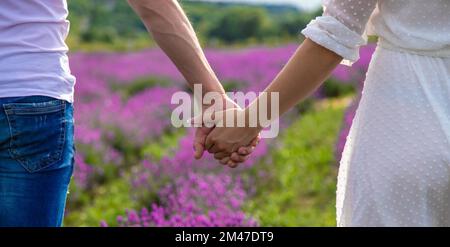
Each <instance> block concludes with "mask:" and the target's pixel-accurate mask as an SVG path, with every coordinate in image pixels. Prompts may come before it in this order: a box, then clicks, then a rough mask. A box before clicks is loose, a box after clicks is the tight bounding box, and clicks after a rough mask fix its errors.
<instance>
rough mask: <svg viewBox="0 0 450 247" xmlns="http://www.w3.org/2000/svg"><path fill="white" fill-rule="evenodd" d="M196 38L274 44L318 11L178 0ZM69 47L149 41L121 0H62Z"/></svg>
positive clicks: (119, 46) (138, 45)
mask: <svg viewBox="0 0 450 247" xmlns="http://www.w3.org/2000/svg"><path fill="white" fill-rule="evenodd" d="M181 4H182V6H183V9H184V10H185V12H186V13H187V15H188V17H189V19H190V21H191V23H192V25H193V26H194V29H195V30H196V32H197V35H198V36H199V39H200V40H201V42H202V43H204V44H207V45H209V46H214V45H229V44H233V45H234V44H249V43H250V44H254V43H261V42H264V43H270V44H274V43H275V44H277V43H283V42H289V41H293V40H297V39H298V35H299V33H300V30H301V29H302V28H304V27H305V26H306V24H307V23H308V22H309V21H310V20H311V18H313V17H314V16H316V15H318V14H320V12H315V13H309V12H301V11H299V10H297V9H295V8H291V7H283V6H281V7H277V6H270V5H266V6H265V5H259V6H255V5H242V4H217V3H202V2H192V1H186V0H185V1H181ZM68 5H69V11H70V15H69V20H70V21H71V23H72V25H71V34H70V36H69V38H68V40H67V42H68V44H69V46H70V47H71V48H72V49H75V50H77V49H82V50H88V51H90V50H119V51H126V50H130V49H142V48H145V47H149V46H151V45H153V41H151V39H149V38H148V34H147V31H146V28H145V26H144V25H143V23H142V22H141V20H140V19H139V17H138V16H137V15H136V14H135V13H134V12H133V10H132V9H131V8H130V7H129V6H128V3H127V1H123V0H96V1H91V0H76V1H68Z"/></svg>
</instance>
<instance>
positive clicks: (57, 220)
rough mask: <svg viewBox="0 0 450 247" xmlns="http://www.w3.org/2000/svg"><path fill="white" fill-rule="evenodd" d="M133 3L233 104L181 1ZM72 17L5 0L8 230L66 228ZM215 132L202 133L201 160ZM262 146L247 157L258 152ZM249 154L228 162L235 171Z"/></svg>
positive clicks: (3, 187) (0, 130) (196, 78)
mask: <svg viewBox="0 0 450 247" xmlns="http://www.w3.org/2000/svg"><path fill="white" fill-rule="evenodd" d="M129 3H130V5H131V6H132V8H133V9H134V10H135V11H136V12H137V14H138V15H139V16H140V17H141V19H142V20H143V22H144V23H145V25H146V27H147V28H148V30H149V31H150V32H151V34H152V36H153V38H154V39H155V40H156V42H157V43H158V45H160V47H161V48H162V49H163V50H164V52H165V53H166V54H167V55H168V56H169V57H170V59H171V60H172V61H173V62H174V63H175V65H176V66H177V68H178V69H179V70H180V72H181V73H182V74H183V76H184V77H185V79H186V81H187V82H188V84H189V86H190V87H193V85H194V84H195V83H200V84H202V87H203V93H207V92H218V93H219V95H221V96H220V97H219V98H218V99H217V100H221V101H223V102H230V101H231V100H230V99H228V98H227V97H226V96H225V92H224V89H223V87H222V86H221V85H220V83H219V81H218V79H217V77H216V75H215V74H214V72H213V71H212V69H211V67H210V66H209V64H208V62H207V60H206V58H205V56H204V54H203V52H202V50H201V47H200V45H199V43H198V40H197V38H196V35H195V32H194V30H193V29H192V26H191V25H190V23H189V21H188V19H187V18H186V15H185V14H184V13H183V10H182V9H181V7H180V6H179V4H178V3H177V1H176V0H129ZM67 15H68V10H67V2H66V0H42V1H17V0H2V1H1V2H0V107H2V108H3V110H2V111H1V112H0V226H60V225H61V224H62V219H63V215H64V207H65V201H66V194H67V189H68V185H69V182H70V178H71V176H72V172H73V166H74V153H75V149H74V141H73V124H74V122H73V106H72V103H73V100H74V99H73V92H74V84H75V78H74V77H73V76H72V74H71V72H70V68H69V63H68V57H67V51H68V48H67V46H66V44H65V38H66V37H67V34H68V31H69V22H68V21H67V19H66V18H67ZM80 83H83V82H80ZM223 105H224V106H226V105H227V104H223ZM228 105H230V104H228ZM207 107H208V105H203V107H202V108H203V109H206V108H207ZM232 107H237V106H236V105H235V104H233V106H232ZM210 131H211V129H208V128H198V129H197V132H196V137H195V141H194V148H195V157H196V158H200V157H201V156H202V154H203V151H204V143H205V140H206V136H207V135H208V133H209V132H210ZM255 144H256V139H255V141H254V142H253V143H252V144H251V145H249V146H248V147H242V149H241V150H239V151H240V153H241V154H246V155H248V154H250V153H251V151H252V148H253V146H254V145H255ZM246 155H238V154H237V153H234V154H233V155H232V157H233V159H231V156H230V157H226V158H224V159H222V161H221V162H222V163H224V164H227V165H229V166H235V164H236V163H237V162H242V161H244V160H245V159H246V157H247V156H246Z"/></svg>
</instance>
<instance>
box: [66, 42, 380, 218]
mask: <svg viewBox="0 0 450 247" xmlns="http://www.w3.org/2000/svg"><path fill="white" fill-rule="evenodd" d="M296 47H297V44H291V45H286V46H282V47H252V48H245V49H244V48H243V49H236V50H231V49H224V50H219V49H207V51H206V54H207V57H208V59H209V61H210V63H211V65H212V67H213V68H214V70H215V71H216V73H217V75H218V77H219V79H220V80H221V81H222V82H223V84H224V86H225V88H226V90H227V91H233V90H240V91H256V92H258V91H262V90H263V89H264V88H265V86H266V85H268V83H270V81H271V80H272V79H273V78H274V77H275V76H276V74H277V73H278V72H279V70H280V69H281V68H282V66H283V65H284V64H285V63H286V61H287V60H288V58H289V57H290V56H291V55H292V54H293V52H294V51H295V49H296ZM373 50H374V46H372V45H369V46H367V47H364V48H363V49H362V50H361V57H362V58H361V60H360V61H359V62H358V63H356V64H354V65H353V67H351V68H348V67H345V66H339V67H338V68H337V69H336V70H335V72H334V73H333V77H332V78H331V79H330V80H329V81H327V83H326V84H325V85H324V86H323V87H322V88H321V89H320V90H319V91H318V92H317V93H316V94H315V95H314V96H313V97H312V99H310V100H308V101H307V102H305V103H303V104H301V105H299V106H298V108H297V109H295V110H293V111H291V112H290V113H289V114H287V115H286V116H285V117H284V118H283V119H282V126H283V129H282V132H281V135H280V137H279V138H277V139H273V140H264V141H263V142H262V143H261V144H260V145H259V146H258V147H257V149H256V150H255V152H254V154H253V156H252V158H251V159H250V160H248V161H247V162H246V163H245V164H244V165H243V166H241V167H240V168H238V169H235V170H232V169H228V168H224V167H222V166H221V165H219V164H218V163H217V162H215V161H214V159H213V158H212V157H209V155H207V156H206V157H205V158H204V159H202V160H200V161H196V160H194V158H193V151H192V136H193V129H176V128H174V127H172V125H171V123H170V114H171V110H172V109H173V108H175V107H176V106H175V105H171V104H170V99H171V96H172V94H173V93H174V92H177V91H180V90H184V91H188V90H187V87H186V86H185V83H184V80H183V78H182V76H181V75H180V74H179V73H178V72H177V70H176V68H175V67H174V66H173V65H172V63H171V62H170V61H169V59H168V58H167V57H166V56H165V55H164V54H163V53H162V52H161V51H160V50H159V49H157V48H154V49H150V50H145V51H140V52H133V53H72V54H71V56H70V59H71V68H72V72H73V73H74V74H75V75H76V77H77V84H76V102H75V119H76V128H75V136H76V142H77V156H76V169H75V174H74V178H73V181H72V185H71V189H70V194H69V199H68V208H67V213H66V218H65V225H66V226H100V225H101V226H257V225H260V226H271V225H276V226H278V225H283V226H298V225H317V226H320V225H333V224H335V222H334V192H335V176H336V171H337V168H338V160H339V158H340V153H341V152H342V149H343V146H344V144H345V139H346V136H347V133H348V130H349V127H350V125H351V121H352V119H353V116H354V112H355V109H356V105H357V101H358V97H359V94H360V92H361V89H362V87H363V85H362V82H363V80H364V75H365V72H366V70H367V66H368V63H369V60H370V57H371V54H372V52H373Z"/></svg>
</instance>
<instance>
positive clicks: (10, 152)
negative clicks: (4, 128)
mask: <svg viewBox="0 0 450 247" xmlns="http://www.w3.org/2000/svg"><path fill="white" fill-rule="evenodd" d="M3 110H4V111H5V116H6V120H7V121H8V128H9V148H8V153H9V155H10V156H11V158H12V159H13V160H15V161H17V162H18V163H19V164H20V161H18V160H16V159H14V155H13V153H12V141H13V131H12V125H11V120H10V119H9V114H8V111H7V110H6V109H5V105H3ZM22 167H23V168H25V170H27V171H28V172H31V171H30V169H28V167H26V166H23V165H22Z"/></svg>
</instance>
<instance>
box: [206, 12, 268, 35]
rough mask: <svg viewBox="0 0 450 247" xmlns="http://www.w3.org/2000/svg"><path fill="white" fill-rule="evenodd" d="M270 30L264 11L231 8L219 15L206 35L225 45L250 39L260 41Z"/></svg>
mask: <svg viewBox="0 0 450 247" xmlns="http://www.w3.org/2000/svg"><path fill="white" fill-rule="evenodd" d="M270 28H271V26H270V20H269V17H268V15H267V12H266V11H265V10H264V9H260V8H242V7H231V8H229V9H227V10H226V11H224V14H222V15H220V17H219V19H218V20H217V22H216V23H215V25H214V26H213V27H212V28H211V29H210V30H209V32H208V33H207V35H208V37H210V38H212V39H219V40H222V41H223V42H225V43H235V42H238V41H244V40H248V39H250V38H254V39H257V40H261V39H262V38H264V34H266V33H268V32H270Z"/></svg>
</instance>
